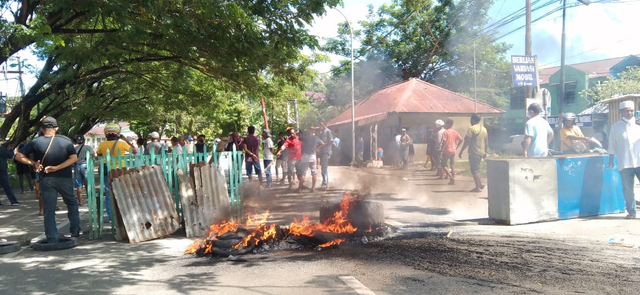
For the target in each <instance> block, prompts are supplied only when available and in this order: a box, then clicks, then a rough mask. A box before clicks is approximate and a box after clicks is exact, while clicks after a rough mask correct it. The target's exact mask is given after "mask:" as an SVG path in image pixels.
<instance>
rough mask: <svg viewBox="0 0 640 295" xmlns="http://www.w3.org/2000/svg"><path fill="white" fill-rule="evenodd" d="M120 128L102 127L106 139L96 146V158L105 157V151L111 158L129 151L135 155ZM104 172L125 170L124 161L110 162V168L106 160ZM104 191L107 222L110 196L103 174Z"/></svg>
mask: <svg viewBox="0 0 640 295" xmlns="http://www.w3.org/2000/svg"><path fill="white" fill-rule="evenodd" d="M120 131H121V128H120V125H119V124H118V123H108V124H107V125H105V126H104V136H105V137H106V138H107V140H106V141H103V142H101V143H100V145H98V149H97V150H96V154H97V155H98V157H106V156H107V151H109V154H110V155H111V157H118V156H124V155H126V154H128V153H129V150H131V152H132V153H134V154H135V153H137V152H138V149H137V148H136V147H135V146H134V145H133V144H131V142H129V140H128V139H127V137H126V136H124V135H122V134H120ZM103 163H104V166H105V171H108V169H122V168H125V161H124V160H120V161H113V160H112V161H111V167H108V166H107V160H106V159H105V160H104V162H103ZM104 191H105V193H106V195H105V197H104V202H105V210H106V211H107V216H108V217H109V220H111V196H110V194H109V193H110V190H109V174H108V173H105V175H104Z"/></svg>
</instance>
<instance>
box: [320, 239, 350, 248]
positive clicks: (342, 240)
mask: <svg viewBox="0 0 640 295" xmlns="http://www.w3.org/2000/svg"><path fill="white" fill-rule="evenodd" d="M342 242H344V239H335V240H332V241H329V242H327V243H324V244H322V245H318V247H320V248H327V247H331V246H333V245H340V244H342Z"/></svg>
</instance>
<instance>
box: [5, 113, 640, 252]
mask: <svg viewBox="0 0 640 295" xmlns="http://www.w3.org/2000/svg"><path fill="white" fill-rule="evenodd" d="M527 111H528V114H527V115H528V117H529V119H528V120H527V122H526V123H525V137H524V141H523V155H524V157H546V156H548V155H549V154H550V150H549V148H548V146H549V144H550V143H551V142H552V140H553V137H554V132H553V129H552V128H551V127H550V125H549V123H548V122H547V120H545V119H544V118H542V117H541V116H540V113H541V112H542V108H541V107H540V105H538V104H536V103H533V104H531V105H530V106H529V107H528V108H527ZM619 112H620V117H621V119H620V121H618V122H616V123H615V124H613V126H611V131H610V133H609V135H607V134H606V133H605V132H604V131H603V130H602V129H603V128H602V126H597V128H596V133H595V135H594V136H593V137H592V138H588V137H585V136H584V134H583V133H582V131H581V130H580V128H579V127H578V126H577V125H576V124H575V115H574V114H571V113H566V114H564V116H563V120H562V122H563V127H562V128H561V130H560V141H561V151H562V152H565V153H571V152H580V151H583V150H584V149H585V146H588V145H589V144H591V143H593V142H594V139H596V141H597V142H598V143H599V144H601V145H600V147H601V148H605V149H607V151H608V153H609V155H610V156H609V163H608V164H607V168H612V167H614V166H615V163H614V157H616V156H617V158H618V162H617V166H618V169H619V173H620V177H621V182H622V191H623V194H624V198H625V203H626V209H627V212H628V215H627V217H628V218H635V217H636V210H635V207H636V203H635V195H634V191H633V188H634V177H635V178H637V179H639V180H640V126H639V125H638V123H639V122H637V120H636V119H635V118H634V115H635V105H634V103H633V102H631V101H625V102H622V103H621V104H620V110H619ZM434 124H435V128H434V129H429V130H428V131H427V140H426V141H427V152H426V153H427V160H426V162H425V164H424V166H425V168H426V167H427V165H428V164H429V163H431V169H430V170H431V171H436V173H435V176H437V177H438V179H448V180H449V181H448V183H449V184H450V185H454V184H455V179H456V170H455V162H456V155H457V157H458V158H462V156H463V153H464V151H465V150H468V160H469V166H470V171H471V174H472V175H473V180H474V183H475V187H474V188H473V189H472V190H471V192H481V191H482V190H483V189H484V187H485V186H484V184H483V183H482V178H481V176H480V163H481V161H482V160H483V159H485V158H486V157H487V147H488V136H487V129H486V128H485V127H484V126H483V125H482V124H481V117H480V115H478V114H473V115H472V116H471V118H470V127H469V128H468V129H467V132H466V134H465V137H464V138H463V137H462V136H461V135H460V134H459V133H458V132H457V131H456V130H455V129H453V125H454V121H453V120H452V119H447V120H445V121H443V120H440V119H439V120H436V121H435V122H434ZM104 130H105V137H106V139H107V140H106V141H103V142H101V143H100V145H99V146H98V147H97V149H96V150H95V151H94V150H93V148H92V147H91V146H88V145H86V144H85V138H84V136H82V135H76V136H73V137H72V138H71V139H70V138H67V137H65V136H62V135H58V134H57V132H58V123H57V121H56V119H54V118H51V117H47V118H44V119H43V120H42V121H41V126H40V136H38V137H36V138H34V139H33V140H31V141H28V142H23V143H21V144H20V145H19V146H18V148H17V149H15V152H14V151H12V149H7V148H4V147H0V185H1V186H2V187H3V188H4V191H5V194H6V196H7V199H9V201H10V203H11V205H19V204H20V202H19V201H18V200H17V198H16V196H15V194H14V193H13V189H12V188H11V185H10V182H9V177H8V174H7V159H11V158H14V159H15V163H16V169H17V174H18V177H19V183H20V189H21V191H22V193H24V192H25V191H26V190H27V189H28V190H30V191H34V190H35V192H36V195H37V196H38V198H39V201H40V202H39V203H40V212H39V213H40V215H43V216H44V227H45V235H46V237H47V241H48V242H49V243H56V242H57V241H58V239H59V235H58V233H57V228H56V222H55V210H56V205H57V199H58V196H59V195H60V196H62V199H63V201H64V203H65V205H66V206H67V209H68V218H69V221H70V231H71V236H75V237H77V236H78V235H79V233H80V224H79V213H78V206H81V205H82V204H83V198H82V195H83V190H85V191H86V190H87V187H86V185H87V184H86V183H87V181H86V180H87V177H91V174H90V173H88V171H87V169H88V167H87V154H88V155H89V156H90V157H94V156H106V154H107V151H109V152H110V153H111V155H112V156H117V155H124V154H126V153H128V152H130V151H131V152H133V153H134V154H138V155H140V154H144V155H149V154H151V153H154V154H160V153H162V152H163V151H164V152H172V153H182V152H183V151H184V149H185V148H188V149H192V150H193V151H194V152H198V153H202V152H204V151H205V143H206V138H205V136H204V135H199V136H197V137H196V140H195V143H192V144H191V145H189V144H188V143H187V142H191V141H193V140H190V137H187V136H182V137H173V138H171V146H169V145H168V144H167V143H161V142H160V136H159V134H158V133H157V132H152V133H150V134H149V141H148V142H145V141H144V140H139V141H137V142H136V144H134V143H131V142H130V141H129V140H128V139H127V138H126V137H124V136H123V135H122V134H120V131H121V130H120V126H119V125H118V124H115V123H110V124H107V126H105V128H104ZM191 138H192V137H191ZM218 142H219V140H218V139H216V140H215V141H214V145H217V143H218ZM392 146H394V147H395V148H396V149H397V152H396V153H394V154H395V156H394V159H393V162H394V164H396V163H397V164H398V166H400V167H402V169H406V168H407V166H408V164H409V163H410V162H411V161H412V159H411V156H412V154H413V153H414V152H415V151H412V150H413V149H412V146H413V142H412V139H411V137H410V136H409V135H408V134H407V130H406V129H404V128H402V129H401V130H400V134H398V136H396V137H395V138H394V142H393V144H392ZM260 147H262V149H260ZM339 147H340V139H339V138H338V137H337V136H334V133H333V132H332V131H331V130H330V129H329V128H328V127H327V125H326V123H325V121H324V120H320V122H319V127H313V126H310V127H308V128H306V129H305V130H304V131H302V132H297V131H296V130H295V128H293V127H290V128H287V130H286V133H283V132H280V133H278V136H277V140H276V141H274V140H273V139H272V138H271V132H270V131H269V130H267V129H264V130H262V133H261V136H260V138H258V136H257V135H256V128H255V127H254V126H249V127H248V128H247V136H245V137H244V138H243V137H241V136H240V135H239V134H238V133H235V132H234V133H232V134H231V135H230V138H229V141H228V142H227V143H226V144H225V146H224V150H226V151H232V150H236V151H242V152H243V161H244V162H245V167H246V174H247V176H248V178H249V181H252V180H253V175H254V174H255V175H257V178H258V182H259V183H260V185H263V184H264V185H265V187H267V188H269V187H271V186H272V185H273V182H274V180H273V179H272V173H271V166H274V168H275V176H276V179H275V180H276V181H279V182H280V183H281V184H284V183H285V182H287V184H288V188H289V189H290V190H292V189H294V185H295V184H297V185H298V186H297V188H296V191H298V192H300V191H303V190H310V191H314V190H315V189H316V183H317V171H318V169H319V170H320V173H321V175H322V182H321V184H320V189H327V188H328V186H329V172H328V166H329V160H330V158H331V157H332V155H333V150H334V149H335V148H339ZM260 150H262V154H261V156H262V162H261V161H260ZM356 151H357V154H356V158H357V159H359V162H360V163H362V157H363V155H362V154H363V152H364V141H363V139H362V137H358V138H357V140H356ZM338 155H339V153H338ZM14 156H15V157H14ZM383 156H384V151H383V150H382V148H378V149H377V160H380V161H381V160H382V159H383ZM101 164H102V165H106V162H104V163H101ZM112 165H113V166H112V167H111V168H118V167H124V163H122V162H119V161H113V162H112ZM263 173H264V176H265V177H264V178H265V179H266V183H263V182H264V181H265V179H263ZM308 174H310V175H311V186H310V187H308V186H306V185H305V181H306V177H307V175H308ZM24 181H26V184H27V185H26V186H25V185H24ZM105 184H106V185H105V186H106V188H105V191H107V192H108V190H109V188H108V180H105ZM74 190H75V194H74ZM106 196H107V197H106V198H107V199H106V200H105V204H106V211H107V215H108V217H109V218H111V208H110V201H109V199H108V198H109V194H108V193H107V194H106Z"/></svg>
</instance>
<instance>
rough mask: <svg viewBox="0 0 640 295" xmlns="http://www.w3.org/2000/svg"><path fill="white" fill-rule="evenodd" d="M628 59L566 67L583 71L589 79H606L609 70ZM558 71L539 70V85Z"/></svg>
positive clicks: (588, 62) (549, 69) (609, 59)
mask: <svg viewBox="0 0 640 295" xmlns="http://www.w3.org/2000/svg"><path fill="white" fill-rule="evenodd" d="M627 57H629V56H628V55H627V56H622V57H613V58H607V59H601V60H594V61H587V62H581V63H577V64H571V65H567V66H570V67H572V68H575V69H578V70H580V71H583V72H585V73H587V74H588V75H589V77H590V78H599V77H607V76H609V74H610V72H611V68H612V67H614V66H615V65H617V64H618V63H619V62H621V61H623V60H624V59H625V58H627ZM559 70H560V67H550V68H544V69H540V72H539V76H540V77H539V78H538V80H539V81H540V84H541V85H542V84H548V83H549V78H550V77H551V76H552V75H553V74H555V73H556V72H557V71H559Z"/></svg>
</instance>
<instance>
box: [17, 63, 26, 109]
mask: <svg viewBox="0 0 640 295" xmlns="http://www.w3.org/2000/svg"><path fill="white" fill-rule="evenodd" d="M16 58H17V59H18V83H20V95H21V96H22V97H21V98H20V99H21V100H22V99H23V98H24V95H25V92H24V82H22V62H21V61H20V56H17V57H16Z"/></svg>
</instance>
